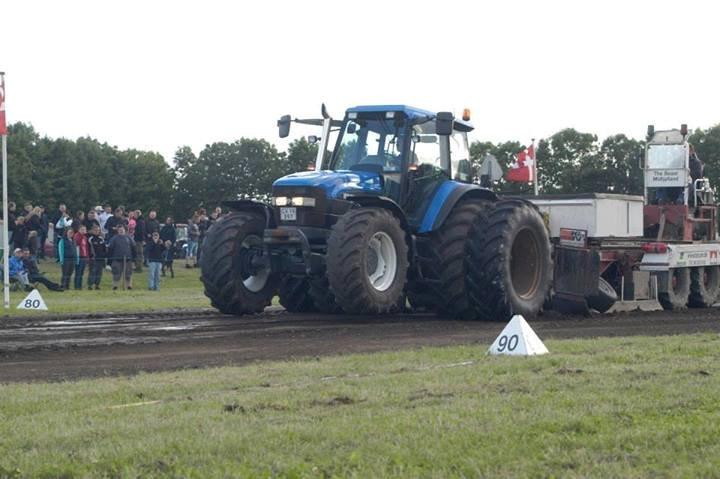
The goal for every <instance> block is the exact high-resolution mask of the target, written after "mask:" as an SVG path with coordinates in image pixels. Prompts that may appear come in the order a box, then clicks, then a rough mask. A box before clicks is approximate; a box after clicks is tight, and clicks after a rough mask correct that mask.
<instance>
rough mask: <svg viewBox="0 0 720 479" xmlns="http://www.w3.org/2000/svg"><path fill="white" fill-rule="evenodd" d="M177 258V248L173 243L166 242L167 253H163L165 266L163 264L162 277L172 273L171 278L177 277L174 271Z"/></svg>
mask: <svg viewBox="0 0 720 479" xmlns="http://www.w3.org/2000/svg"><path fill="white" fill-rule="evenodd" d="M174 258H175V246H173V243H172V241H170V240H167V241H165V252H164V253H163V264H162V275H163V276H165V272H166V271H169V272H170V277H171V278H174V277H175V271H174V270H173V259H174Z"/></svg>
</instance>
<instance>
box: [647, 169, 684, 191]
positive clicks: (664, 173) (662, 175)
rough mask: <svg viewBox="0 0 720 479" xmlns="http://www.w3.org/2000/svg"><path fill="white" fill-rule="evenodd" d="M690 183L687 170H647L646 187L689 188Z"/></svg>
mask: <svg viewBox="0 0 720 479" xmlns="http://www.w3.org/2000/svg"><path fill="white" fill-rule="evenodd" d="M688 182H689V178H688V171H687V170H686V169H684V168H683V169H667V170H645V186H647V187H649V188H662V187H666V186H667V187H674V186H682V187H685V186H687V184H688Z"/></svg>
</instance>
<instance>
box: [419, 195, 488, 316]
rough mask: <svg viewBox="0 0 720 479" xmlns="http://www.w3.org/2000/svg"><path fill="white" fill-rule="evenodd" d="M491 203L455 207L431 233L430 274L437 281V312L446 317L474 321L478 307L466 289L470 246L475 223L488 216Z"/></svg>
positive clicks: (477, 202) (471, 201)
mask: <svg viewBox="0 0 720 479" xmlns="http://www.w3.org/2000/svg"><path fill="white" fill-rule="evenodd" d="M491 207H492V203H491V202H489V201H483V200H467V201H463V202H462V203H460V204H458V205H456V206H455V207H454V208H453V210H452V211H451V212H450V215H449V216H448V218H447V220H446V221H445V223H444V224H443V226H442V228H440V229H439V230H438V231H436V232H434V233H432V235H431V237H430V241H429V249H430V253H431V257H432V258H433V259H434V261H433V262H432V263H431V264H430V265H428V269H429V270H430V271H429V273H430V275H431V276H432V277H433V278H434V279H437V281H438V285H439V286H438V294H437V295H436V296H434V298H433V299H435V301H436V302H437V304H436V305H435V310H436V311H437V312H438V314H440V315H443V316H451V317H455V318H461V319H473V318H475V316H476V311H475V308H474V307H473V304H472V302H471V301H470V296H469V295H468V288H467V281H466V278H467V267H466V266H467V263H466V261H465V260H466V258H467V245H468V241H469V239H468V236H469V234H470V229H471V228H472V226H473V223H474V222H475V221H476V220H477V218H478V217H479V216H480V215H486V214H487V210H488V209H490V208H491Z"/></svg>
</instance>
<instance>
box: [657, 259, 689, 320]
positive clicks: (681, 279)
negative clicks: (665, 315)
mask: <svg viewBox="0 0 720 479" xmlns="http://www.w3.org/2000/svg"><path fill="white" fill-rule="evenodd" d="M667 274H668V278H667V282H668V284H667V288H665V289H666V290H665V291H660V292H658V301H659V302H660V304H661V305H662V307H663V309H666V310H668V311H677V310H680V309H685V308H687V305H688V300H689V299H690V268H672V269H671V270H670V271H668V273H667Z"/></svg>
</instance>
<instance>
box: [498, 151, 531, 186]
mask: <svg viewBox="0 0 720 479" xmlns="http://www.w3.org/2000/svg"><path fill="white" fill-rule="evenodd" d="M535 174H536V170H535V144H534V143H533V144H531V145H530V146H529V147H528V148H523V149H522V151H520V152H519V153H518V154H517V155H516V156H515V162H514V163H513V164H512V165H510V169H509V170H508V172H507V174H506V175H505V179H506V180H508V181H515V182H518V183H532V182H533V181H535Z"/></svg>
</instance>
